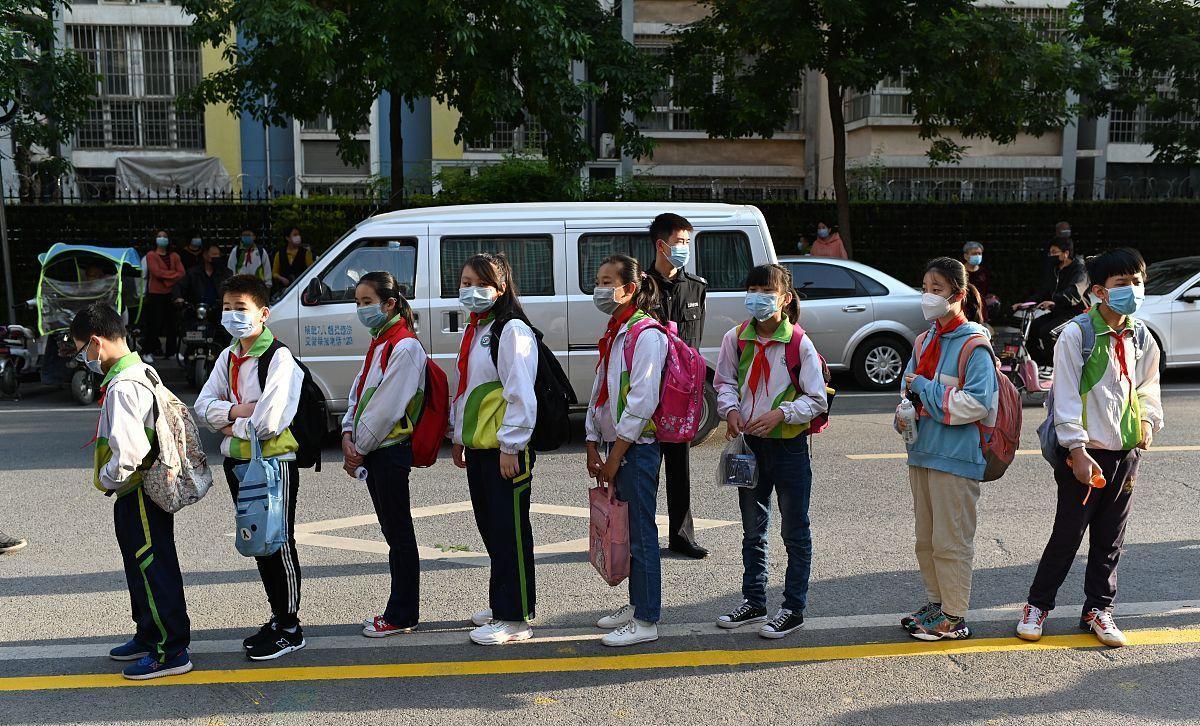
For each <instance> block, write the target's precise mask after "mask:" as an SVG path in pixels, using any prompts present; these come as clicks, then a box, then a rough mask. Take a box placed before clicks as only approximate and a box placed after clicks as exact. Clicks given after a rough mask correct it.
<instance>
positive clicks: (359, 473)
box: [354, 466, 367, 481]
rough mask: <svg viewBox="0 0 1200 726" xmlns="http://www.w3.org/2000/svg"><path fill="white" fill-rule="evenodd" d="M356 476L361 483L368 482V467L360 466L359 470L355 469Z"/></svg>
mask: <svg viewBox="0 0 1200 726" xmlns="http://www.w3.org/2000/svg"><path fill="white" fill-rule="evenodd" d="M354 476H355V477H356V478H357V479H358V480H359V481H366V480H367V467H365V466H360V467H358V468H357V469H355V470H354Z"/></svg>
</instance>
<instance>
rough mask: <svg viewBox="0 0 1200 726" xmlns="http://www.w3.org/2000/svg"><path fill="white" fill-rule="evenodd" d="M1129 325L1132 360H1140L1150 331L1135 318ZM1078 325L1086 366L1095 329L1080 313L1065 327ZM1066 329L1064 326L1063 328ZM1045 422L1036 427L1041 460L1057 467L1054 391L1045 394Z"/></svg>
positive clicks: (1084, 314)
mask: <svg viewBox="0 0 1200 726" xmlns="http://www.w3.org/2000/svg"><path fill="white" fill-rule="evenodd" d="M1129 322H1130V324H1132V325H1133V349H1134V360H1135V361H1136V360H1141V359H1142V354H1143V352H1144V351H1145V350H1146V346H1147V345H1149V343H1150V331H1149V330H1148V329H1147V328H1146V325H1145V323H1143V322H1142V321H1140V320H1138V319H1137V318H1129ZM1071 324H1074V325H1078V326H1079V330H1080V332H1082V333H1083V340H1082V342H1081V345H1080V352H1082V353H1083V364H1084V365H1087V362H1088V359H1089V358H1091V357H1092V351H1093V350H1094V349H1095V348H1096V329H1095V328H1094V327H1093V326H1092V318H1091V316H1090V315H1089V314H1088V313H1080V314H1079V315H1076V316H1075V317H1073V318H1071V319H1070V320H1069V321H1067V325H1071ZM1063 328H1064V329H1066V326H1063ZM1045 406H1046V420H1045V421H1042V424H1041V425H1040V426H1038V430H1037V433H1038V441H1039V443H1040V444H1041V446H1042V458H1044V459H1045V460H1046V461H1048V462H1050V464H1051V465H1052V466H1057V465H1058V431H1057V430H1056V429H1055V427H1054V389H1053V388H1052V389H1050V392H1049V393H1047V394H1046V403H1045Z"/></svg>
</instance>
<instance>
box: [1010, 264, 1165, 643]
mask: <svg viewBox="0 0 1200 726" xmlns="http://www.w3.org/2000/svg"><path fill="white" fill-rule="evenodd" d="M1088 278H1089V281H1090V282H1091V285H1092V288H1091V293H1092V295H1093V296H1094V297H1095V298H1096V299H1098V300H1099V301H1100V302H1099V304H1098V305H1096V306H1095V307H1093V308H1092V309H1091V311H1089V312H1088V313H1087V314H1086V315H1085V316H1081V317H1079V318H1076V319H1075V320H1074V321H1072V323H1071V324H1068V325H1067V326H1066V327H1065V328H1063V331H1062V333H1061V334H1060V335H1059V338H1058V343H1057V345H1055V346H1054V388H1053V390H1052V394H1053V396H1054V402H1053V405H1054V409H1053V412H1052V413H1053V417H1054V424H1055V432H1056V433H1057V435H1058V442H1059V447H1060V448H1059V455H1060V456H1059V459H1058V463H1057V464H1056V465H1055V467H1054V480H1055V482H1056V483H1057V485H1058V508H1057V511H1056V513H1055V517H1054V529H1053V531H1052V532H1051V534H1050V541H1049V542H1048V543H1047V544H1046V550H1045V552H1044V553H1043V554H1042V559H1041V562H1040V563H1039V564H1038V569H1037V574H1036V575H1035V576H1034V578H1033V585H1032V586H1031V587H1030V588H1029V601H1028V604H1026V606H1025V609H1024V611H1023V612H1022V616H1021V620H1020V622H1019V623H1018V624H1017V635H1018V636H1019V637H1021V638H1023V639H1025V640H1038V639H1039V638H1040V637H1041V635H1042V626H1043V623H1044V622H1045V619H1046V615H1047V614H1048V613H1049V612H1050V611H1051V610H1053V609H1054V605H1055V597H1056V595H1057V593H1058V588H1059V587H1061V586H1062V583H1063V581H1064V580H1065V579H1066V577H1067V573H1068V572H1069V571H1070V569H1071V564H1072V563H1073V562H1074V560H1075V553H1076V552H1077V551H1078V550H1079V545H1080V543H1081V542H1082V540H1083V536H1084V533H1085V532H1088V533H1089V536H1088V541H1089V546H1088V563H1087V571H1086V574H1085V576H1084V587H1083V589H1084V594H1085V595H1086V599H1085V601H1084V605H1083V612H1082V614H1081V616H1080V621H1079V627H1080V628H1082V629H1083V630H1090V631H1091V632H1092V633H1094V634H1095V635H1096V637H1097V638H1098V639H1099V640H1100V642H1101V643H1104V644H1105V645H1108V646H1114V647H1115V646H1121V645H1124V644H1125V635H1124V633H1122V632H1121V630H1120V629H1119V628H1118V627H1117V625H1116V623H1115V622H1113V617H1112V604H1113V600H1114V599H1115V597H1116V594H1117V562H1118V560H1119V559H1120V557H1121V547H1122V545H1123V543H1124V540H1125V524H1126V522H1127V521H1128V520H1129V514H1130V511H1131V508H1132V503H1133V489H1134V483H1135V481H1136V479H1137V472H1138V465H1139V462H1140V460H1141V452H1142V451H1144V450H1146V449H1149V448H1150V444H1151V442H1152V441H1153V440H1154V435H1155V434H1156V433H1158V432H1159V431H1160V430H1161V429H1162V427H1163V408H1162V400H1161V398H1160V394H1159V383H1158V381H1159V372H1158V364H1159V356H1160V354H1161V353H1160V351H1159V348H1158V344H1157V343H1156V342H1155V340H1154V336H1152V335H1148V334H1146V333H1145V331H1142V332H1141V333H1140V334H1139V333H1138V332H1137V328H1138V327H1139V326H1141V325H1142V323H1140V322H1138V321H1137V320H1135V319H1134V318H1132V317H1131V316H1132V315H1133V314H1135V313H1136V312H1137V310H1138V308H1139V306H1140V305H1141V303H1142V299H1143V297H1144V295H1145V287H1144V286H1145V282H1146V263H1145V261H1144V260H1143V259H1142V256H1141V254H1139V253H1138V252H1137V250H1133V249H1129V248H1124V249H1119V250H1114V251H1112V252H1107V253H1105V254H1103V255H1099V256H1097V257H1093V258H1092V259H1090V260H1089V261H1088ZM1085 325H1087V326H1091V330H1092V332H1093V333H1094V334H1095V343H1094V345H1093V347H1092V351H1091V355H1090V356H1089V357H1088V359H1087V360H1084V359H1083V330H1084V328H1083V326H1085ZM1097 476H1100V477H1103V481H1104V486H1103V487H1102V488H1095V487H1096V486H1097V483H1098V481H1099V480H1097V481H1096V482H1093V479H1094V478H1095V477H1097Z"/></svg>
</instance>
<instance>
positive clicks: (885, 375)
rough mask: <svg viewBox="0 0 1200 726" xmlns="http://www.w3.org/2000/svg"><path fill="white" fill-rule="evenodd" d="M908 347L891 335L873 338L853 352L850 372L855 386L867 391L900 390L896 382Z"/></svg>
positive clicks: (902, 367)
mask: <svg viewBox="0 0 1200 726" xmlns="http://www.w3.org/2000/svg"><path fill="white" fill-rule="evenodd" d="M911 353H912V347H911V346H910V345H909V344H908V343H906V342H905V341H904V340H902V339H901V338H898V337H896V336H894V335H876V336H874V337H871V338H867V340H866V342H864V343H863V344H862V345H860V346H858V350H856V351H854V359H853V360H852V361H851V364H850V368H851V370H852V371H853V372H854V378H855V380H857V381H858V384H859V385H860V386H862V387H863V388H865V389H867V390H868V391H891V390H899V389H900V378H901V377H902V376H903V375H904V366H905V365H906V364H907V363H908V357H909V355H911Z"/></svg>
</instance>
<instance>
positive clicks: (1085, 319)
mask: <svg viewBox="0 0 1200 726" xmlns="http://www.w3.org/2000/svg"><path fill="white" fill-rule="evenodd" d="M1071 322H1072V323H1074V324H1076V325H1078V326H1079V332H1080V333H1082V337H1081V339H1080V352H1081V353H1082V354H1083V364H1084V365H1086V364H1087V362H1088V358H1091V357H1092V351H1093V350H1095V348H1096V328H1095V326H1093V325H1092V316H1091V315H1090V314H1088V313H1080V314H1078V315H1076V316H1075V317H1073V318H1071Z"/></svg>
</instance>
